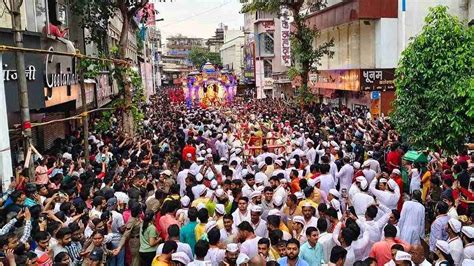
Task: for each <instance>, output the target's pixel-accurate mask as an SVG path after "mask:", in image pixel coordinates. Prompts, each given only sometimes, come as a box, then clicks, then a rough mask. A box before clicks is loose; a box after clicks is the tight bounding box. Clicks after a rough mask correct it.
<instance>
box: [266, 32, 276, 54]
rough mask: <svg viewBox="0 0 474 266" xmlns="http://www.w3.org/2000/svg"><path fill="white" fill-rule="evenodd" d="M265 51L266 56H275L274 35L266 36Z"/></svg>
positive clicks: (268, 34)
mask: <svg viewBox="0 0 474 266" xmlns="http://www.w3.org/2000/svg"><path fill="white" fill-rule="evenodd" d="M264 51H265V54H273V53H274V52H273V51H274V44H273V33H267V34H265V36H264Z"/></svg>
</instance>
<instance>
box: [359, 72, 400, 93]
mask: <svg viewBox="0 0 474 266" xmlns="http://www.w3.org/2000/svg"><path fill="white" fill-rule="evenodd" d="M394 80H395V69H394V68H379V69H361V75H360V90H362V91H390V90H392V91H393V90H395V83H394Z"/></svg>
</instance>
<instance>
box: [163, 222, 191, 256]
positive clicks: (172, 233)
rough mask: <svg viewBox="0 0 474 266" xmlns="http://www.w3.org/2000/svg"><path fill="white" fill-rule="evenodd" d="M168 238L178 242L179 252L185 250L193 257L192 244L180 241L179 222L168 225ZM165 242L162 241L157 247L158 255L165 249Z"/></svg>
mask: <svg viewBox="0 0 474 266" xmlns="http://www.w3.org/2000/svg"><path fill="white" fill-rule="evenodd" d="M168 240H172V241H175V242H176V244H178V249H177V252H184V253H186V255H188V257H189V258H193V252H192V250H191V246H189V244H187V243H182V242H180V241H179V226H178V225H177V224H172V225H170V226H169V227H168ZM163 246H164V243H161V244H160V245H159V246H158V248H157V249H156V255H157V256H159V255H161V253H162V251H163Z"/></svg>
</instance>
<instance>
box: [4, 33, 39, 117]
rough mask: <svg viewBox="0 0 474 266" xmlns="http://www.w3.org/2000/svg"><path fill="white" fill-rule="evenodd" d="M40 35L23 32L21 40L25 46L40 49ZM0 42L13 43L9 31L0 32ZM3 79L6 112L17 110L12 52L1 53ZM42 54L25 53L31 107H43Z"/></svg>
mask: <svg viewBox="0 0 474 266" xmlns="http://www.w3.org/2000/svg"><path fill="white" fill-rule="evenodd" d="M40 38H41V37H40V36H36V35H30V34H24V39H23V42H24V44H25V47H26V48H33V49H41V46H40V45H41V41H40ZM0 44H3V45H10V46H11V45H13V39H12V38H11V33H9V32H0ZM2 58H3V60H2V61H3V62H2V70H3V80H0V82H4V85H5V98H6V104H7V112H9V113H12V112H19V111H20V100H19V99H18V78H19V76H18V69H17V67H16V63H15V54H14V53H4V54H3V55H2ZM44 69H45V63H44V56H43V55H41V54H34V53H25V76H26V83H27V87H28V103H29V106H30V108H31V109H41V108H44V107H45V102H44V79H43V74H44Z"/></svg>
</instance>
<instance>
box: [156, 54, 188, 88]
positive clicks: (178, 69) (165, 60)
mask: <svg viewBox="0 0 474 266" xmlns="http://www.w3.org/2000/svg"><path fill="white" fill-rule="evenodd" d="M160 68H161V71H162V75H161V79H162V86H163V87H168V86H181V84H182V81H181V79H182V78H183V77H185V76H186V75H187V74H188V73H189V72H191V71H192V66H189V64H188V60H187V58H186V57H182V56H172V55H163V56H162V57H161V61H160Z"/></svg>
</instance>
